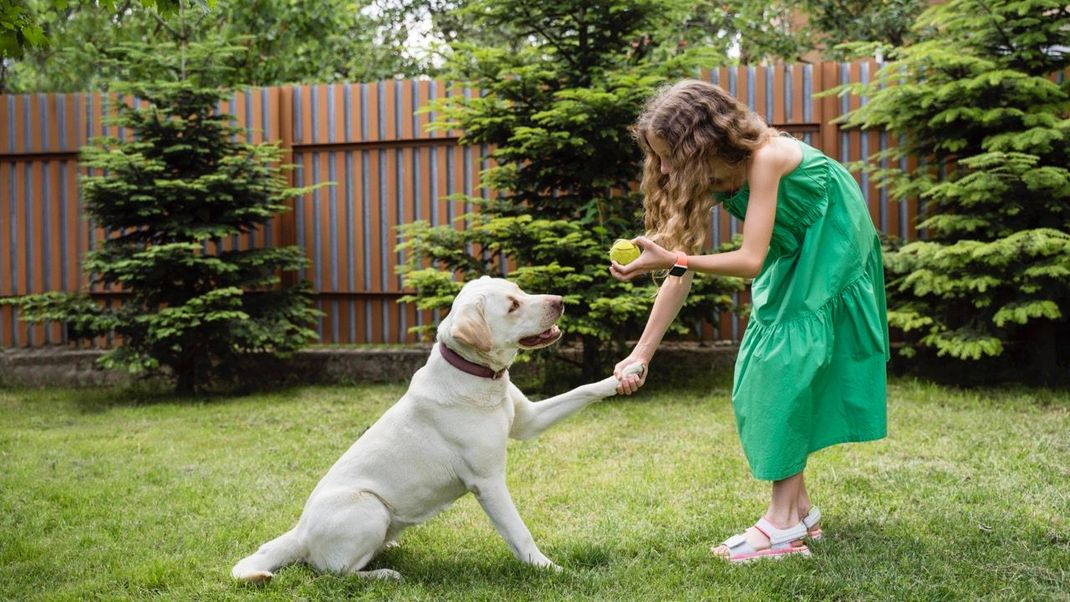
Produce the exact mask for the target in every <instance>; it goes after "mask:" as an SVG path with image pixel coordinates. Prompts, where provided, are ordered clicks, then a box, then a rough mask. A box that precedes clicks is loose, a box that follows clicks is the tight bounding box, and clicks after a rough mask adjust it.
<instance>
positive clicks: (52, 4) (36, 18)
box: [0, 0, 214, 60]
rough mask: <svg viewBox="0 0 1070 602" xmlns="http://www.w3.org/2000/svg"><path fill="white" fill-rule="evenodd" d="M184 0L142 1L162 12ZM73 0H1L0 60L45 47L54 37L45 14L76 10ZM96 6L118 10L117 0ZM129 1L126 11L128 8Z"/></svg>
mask: <svg viewBox="0 0 1070 602" xmlns="http://www.w3.org/2000/svg"><path fill="white" fill-rule="evenodd" d="M180 1H181V0H141V1H140V5H141V6H143V7H145V8H146V9H156V10H158V11H159V12H160V13H163V14H172V13H174V12H175V11H176V10H178V7H179V2H180ZM212 2H214V0H197V2H196V4H198V5H200V6H201V7H202V8H203V9H205V10H207V9H208V6H209V5H210V4H211V3H212ZM75 4H77V3H72V2H70V0H39V2H37V3H36V4H30V3H28V2H26V1H25V0H0V60H3V59H9V58H20V57H22V55H23V52H24V51H25V50H27V49H41V48H46V47H47V46H49V45H50V44H52V43H53V42H54V41H55V40H54V39H53V38H51V37H50V36H49V35H48V32H47V30H48V25H47V24H45V23H43V22H42V21H43V19H42V15H43V14H45V13H52V14H59V15H66V14H70V11H72V10H74V8H75V6H74V5H75ZM93 4H94V5H96V6H93V7H92V8H94V9H98V8H99V9H100V10H104V11H108V12H114V11H115V10H116V2H115V0H98V1H97V2H94V3H93ZM130 8H131V3H129V2H128V3H126V6H125V8H124V10H129V9H130Z"/></svg>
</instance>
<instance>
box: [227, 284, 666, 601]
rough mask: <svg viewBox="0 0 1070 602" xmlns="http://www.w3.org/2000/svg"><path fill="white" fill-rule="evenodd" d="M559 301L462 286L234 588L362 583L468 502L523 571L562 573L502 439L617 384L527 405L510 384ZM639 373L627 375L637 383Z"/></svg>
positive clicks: (530, 433)
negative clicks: (381, 560)
mask: <svg viewBox="0 0 1070 602" xmlns="http://www.w3.org/2000/svg"><path fill="white" fill-rule="evenodd" d="M562 311H563V307H562V304H561V297H558V296H556V295H528V294H526V293H524V292H523V291H522V290H520V287H518V286H516V285H515V284H513V283H511V282H509V281H507V280H503V279H498V278H490V277H487V276H484V277H482V278H480V279H478V280H473V281H471V282H469V283H467V284H466V285H465V286H464V288H463V289H461V292H460V293H459V294H458V295H457V298H456V299H454V302H453V307H452V309H451V310H450V313H449V315H447V316H446V318H445V319H443V321H442V323H441V324H439V326H438V342H437V343H436V344H435V346H434V348H433V349H432V350H431V355H430V357H429V358H428V360H427V364H425V365H424V366H423V367H422V368H420V369H419V370H417V371H416V373H415V374H414V375H413V377H412V382H411V383H410V384H409V389H408V391H406V393H405V395H404V396H403V397H402V398H401V399H400V400H399V401H398V402H397V403H396V404H394V406H393V407H391V408H390V409H389V410H387V411H386V413H385V414H383V416H382V417H381V418H379V420H378V421H377V422H376V423H375V424H373V425H372V426H371V428H369V429H368V430H367V431H366V432H365V433H364V434H363V435H362V436H361V437H360V438H359V439H358V440H357V441H356V443H354V444H353V446H352V447H350V448H349V451H347V452H346V453H345V454H344V455H343V456H342V457H341V459H339V460H338V461H337V462H336V463H335V464H334V466H333V467H331V469H330V470H329V471H328V472H327V474H326V476H324V477H323V479H321V480H320V482H319V484H318V485H317V486H316V488H315V489H314V490H313V491H312V495H311V496H310V497H309V498H308V501H307V502H306V503H305V508H304V511H303V512H302V513H301V518H300V520H298V522H297V525H296V526H295V527H294V528H293V529H291V530H289V531H287V532H286V533H284V534H282V535H280V536H279V537H277V538H275V539H273V540H271V541H269V542H267V543H265V544H264V545H263V546H261V547H260V549H259V550H257V551H256V553H254V554H252V555H251V556H248V557H246V558H244V559H242V560H241V561H240V562H238V564H236V565H235V566H234V568H233V570H232V571H231V573H232V574H233V576H234V577H235V578H236V579H240V580H244V581H252V582H259V581H265V580H268V579H270V578H271V577H272V576H273V571H275V570H277V569H278V568H280V567H282V566H285V565H287V564H290V563H293V562H306V563H308V564H310V565H312V566H313V567H315V568H317V569H319V570H325V571H333V572H338V573H348V574H356V575H360V576H362V577H367V578H395V579H396V578H400V575H399V574H398V573H397V572H396V571H392V570H390V569H379V570H377V571H362V570H361V569H363V568H364V566H365V565H366V564H368V561H370V560H371V559H372V558H373V557H374V556H375V555H376V554H377V553H378V552H380V551H381V550H382V549H383V548H384V547H386V546H388V545H391V544H392V543H393V542H394V540H395V539H396V538H397V537H398V535H399V534H400V533H401V531H402V530H404V529H405V528H406V527H410V526H412V525H415V524H418V523H421V522H423V521H426V520H428V519H429V518H431V517H432V516H434V515H436V514H438V513H439V512H440V511H442V510H444V509H445V508H446V507H447V506H449V505H450V504H451V503H453V502H454V500H456V499H457V498H459V497H461V496H462V495H464V494H466V493H468V492H472V493H473V494H475V496H476V498H477V499H478V500H479V503H480V505H481V506H482V507H483V510H484V511H485V512H486V513H487V516H489V517H490V520H491V522H492V523H494V527H495V528H496V529H497V530H498V533H500V534H501V536H502V538H504V539H505V541H506V543H508V544H509V548H510V549H511V550H512V551H513V554H514V555H515V556H516V557H517V559H519V560H520V561H521V562H526V563H528V564H532V565H535V566H540V567H552V568H554V569H559V567H557V565H555V564H554V563H553V562H551V561H550V560H549V559H548V558H547V557H546V556H544V555H543V553H542V552H540V551H539V548H538V547H537V546H536V545H535V541H534V540H533V539H532V537H531V533H530V532H529V531H528V528H527V526H525V525H524V521H523V520H522V519H521V518H520V514H519V513H517V510H516V507H515V506H514V505H513V500H512V497H511V496H510V495H509V490H508V489H507V488H506V485H505V456H506V443H507V440H508V438H509V437H513V438H516V439H530V438H532V437H536V436H538V435H539V434H540V433H542V432H543V431H545V430H546V429H548V428H550V427H551V426H553V425H554V424H556V423H557V422H558V421H560V420H563V419H565V418H567V417H569V416H571V415H572V414H574V413H576V412H577V411H579V410H580V409H582V408H583V407H584V406H586V405H587V404H589V403H591V402H593V401H597V400H600V399H603V398H606V397H610V396H612V395H614V394H616V389H617V385H618V384H619V381H618V380H617V379H616V378H614V377H609V378H606V379H603V380H601V381H599V382H596V383H591V384H587V385H584V386H582V387H578V388H576V389H573V390H572V391H569V392H568V393H565V394H563V395H558V396H556V397H551V398H549V399H546V400H544V401H541V402H537V403H532V402H531V401H529V400H528V399H527V397H525V396H524V394H523V393H521V392H520V390H519V389H518V388H517V387H516V386H515V385H513V384H512V383H510V382H509V372H508V368H509V365H510V364H511V363H512V361H513V358H514V357H515V356H516V353H517V350H518V349H520V348H523V349H537V348H540V347H545V346H547V345H550V344H551V343H554V342H555V341H557V340H558V339H559V338H560V337H561V331H560V330H559V329H558V327H557V324H556V323H555V322H556V321H557V319H558V318H559V317H560V316H561V313H562ZM644 368H645V367H644V366H642V365H641V364H635V365H633V366H630V367H629V368H628V369H627V370H626V371H625V373H626V374H638V373H641V372H642V370H643V369H644Z"/></svg>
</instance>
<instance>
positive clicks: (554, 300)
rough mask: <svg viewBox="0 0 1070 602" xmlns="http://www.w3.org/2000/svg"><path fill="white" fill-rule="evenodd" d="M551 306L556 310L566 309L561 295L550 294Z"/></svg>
mask: <svg viewBox="0 0 1070 602" xmlns="http://www.w3.org/2000/svg"><path fill="white" fill-rule="evenodd" d="M550 307H552V308H554V311H563V310H564V309H565V306H564V303H562V301H561V297H560V295H550Z"/></svg>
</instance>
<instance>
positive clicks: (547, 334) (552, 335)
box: [519, 324, 561, 349]
mask: <svg viewBox="0 0 1070 602" xmlns="http://www.w3.org/2000/svg"><path fill="white" fill-rule="evenodd" d="M559 338H561V329H560V328H558V327H557V324H554V325H553V326H551V327H549V328H547V329H546V330H544V331H542V332H540V333H539V334H535V335H532V336H530V337H524V338H522V339H520V341H519V343H520V346H521V347H524V348H527V349H537V348H539V347H545V346H547V345H549V344H551V343H553V342H554V341H556V340H557V339H559Z"/></svg>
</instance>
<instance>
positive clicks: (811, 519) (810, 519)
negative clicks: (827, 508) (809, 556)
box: [802, 506, 825, 541]
mask: <svg viewBox="0 0 1070 602" xmlns="http://www.w3.org/2000/svg"><path fill="white" fill-rule="evenodd" d="M802 522H803V524H804V525H806V536H807V537H809V538H810V539H812V540H814V541H817V540H819V539H821V538H822V537H824V536H825V534H824V532H822V531H821V525H819V524H818V523H819V522H821V509H820V508H818V507H817V506H810V511H809V512H807V513H806V516H804V517H803V519H802Z"/></svg>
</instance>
